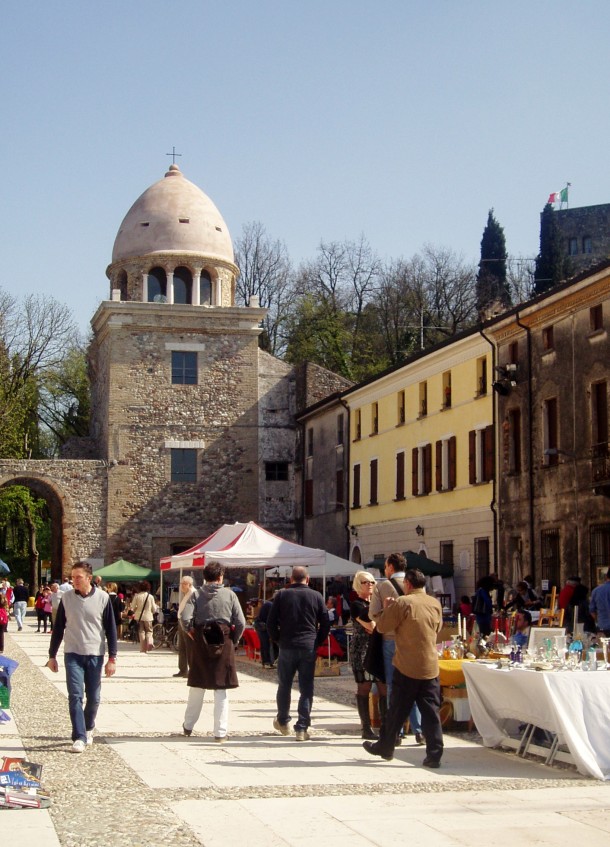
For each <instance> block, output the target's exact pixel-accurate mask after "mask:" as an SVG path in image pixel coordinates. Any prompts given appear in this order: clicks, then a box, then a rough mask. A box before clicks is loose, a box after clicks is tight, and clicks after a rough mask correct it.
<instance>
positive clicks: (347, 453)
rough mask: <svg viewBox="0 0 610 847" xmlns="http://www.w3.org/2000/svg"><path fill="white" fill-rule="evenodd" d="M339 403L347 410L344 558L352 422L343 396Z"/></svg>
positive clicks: (347, 533)
mask: <svg viewBox="0 0 610 847" xmlns="http://www.w3.org/2000/svg"><path fill="white" fill-rule="evenodd" d="M339 403H341V405H342V406H343V408H344V409H345V411H346V412H347V438H346V441H345V454H346V460H345V461H344V463H343V464H344V466H345V467H346V469H347V480H346V482H347V485H345V483H344V488H345V489H346V499H345V533H346V536H347V541H346V543H347V555H346V556H345V558H346V559H349V548H350V543H351V530H350V528H349V527H350V523H349V495H350V474H351V469H350V445H351V432H352V426H351V423H352V422H351V418H350V413H349V412H350V409H349V406H348V405H347V403H346V402H345V400H344V399H343V397H339Z"/></svg>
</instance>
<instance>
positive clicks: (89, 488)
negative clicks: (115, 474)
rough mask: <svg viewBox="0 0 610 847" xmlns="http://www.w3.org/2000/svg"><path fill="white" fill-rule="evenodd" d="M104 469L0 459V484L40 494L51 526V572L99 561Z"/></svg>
mask: <svg viewBox="0 0 610 847" xmlns="http://www.w3.org/2000/svg"><path fill="white" fill-rule="evenodd" d="M108 470H109V469H108V467H107V466H106V464H105V463H104V462H100V461H86V460H82V461H71V460H63V459H57V460H50V461H46V460H33V459H28V460H26V459H2V460H0V486H6V485H11V484H17V485H24V486H26V487H27V488H30V489H31V490H32V491H33V492H34V493H35V494H37V495H39V496H41V497H43V498H44V499H45V500H46V502H47V504H48V506H49V511H50V514H51V518H52V525H53V539H52V547H53V556H52V558H53V562H52V564H53V575H54V576H57V575H59V571H60V565H61V568H62V570H63V572H64V573H65V572H66V570H67V568H68V567H69V566H70V564H72V563H73V562H75V561H77V560H79V559H89V558H94V559H104V558H105V553H106V549H105V540H106V490H107V475H108Z"/></svg>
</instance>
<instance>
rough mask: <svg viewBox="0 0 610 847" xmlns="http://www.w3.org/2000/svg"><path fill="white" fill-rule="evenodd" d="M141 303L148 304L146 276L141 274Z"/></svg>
mask: <svg viewBox="0 0 610 847" xmlns="http://www.w3.org/2000/svg"><path fill="white" fill-rule="evenodd" d="M142 302H143V303H148V274H147V273H143V274H142Z"/></svg>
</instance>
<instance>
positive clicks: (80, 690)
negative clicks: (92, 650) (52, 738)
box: [64, 653, 104, 741]
mask: <svg viewBox="0 0 610 847" xmlns="http://www.w3.org/2000/svg"><path fill="white" fill-rule="evenodd" d="M64 661H65V663H66V685H67V686H68V706H69V708H70V721H71V723H72V741H78V739H79V738H80V740H81V741H86V740H87V731H88V730H91V729H93V728H94V726H95V717H96V715H97V710H98V707H99V705H100V691H101V688H102V668H103V667H104V657H103V656H81V655H80V654H79V653H66V654H65V656H64ZM85 696H86V698H87V699H86V702H85V706H84V708H83V699H84V697H85Z"/></svg>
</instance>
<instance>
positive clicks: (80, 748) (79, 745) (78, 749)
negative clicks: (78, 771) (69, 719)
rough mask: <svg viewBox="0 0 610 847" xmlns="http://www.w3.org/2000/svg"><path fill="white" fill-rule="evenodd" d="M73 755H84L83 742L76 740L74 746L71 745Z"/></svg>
mask: <svg viewBox="0 0 610 847" xmlns="http://www.w3.org/2000/svg"><path fill="white" fill-rule="evenodd" d="M72 752H73V753H84V752H85V742H84V741H83V740H82V739H81V738H77V739H76V741H75V742H74V744H73V745H72Z"/></svg>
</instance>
